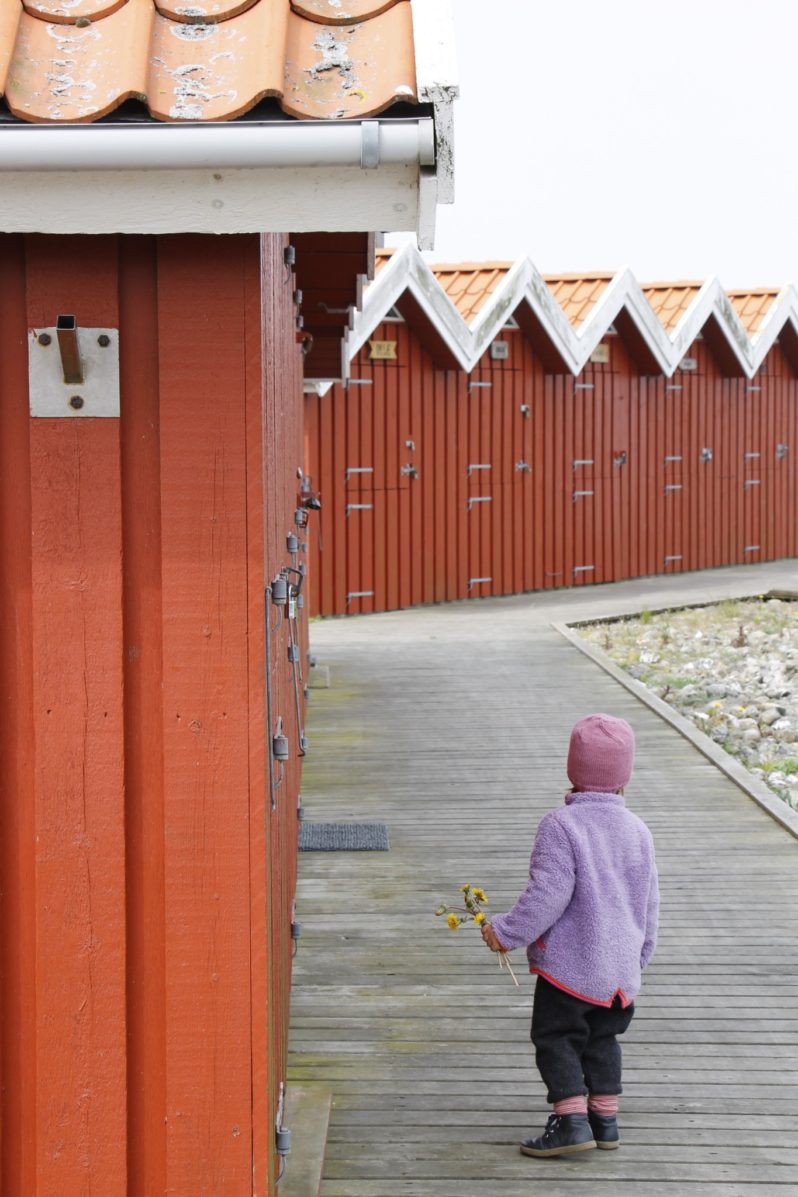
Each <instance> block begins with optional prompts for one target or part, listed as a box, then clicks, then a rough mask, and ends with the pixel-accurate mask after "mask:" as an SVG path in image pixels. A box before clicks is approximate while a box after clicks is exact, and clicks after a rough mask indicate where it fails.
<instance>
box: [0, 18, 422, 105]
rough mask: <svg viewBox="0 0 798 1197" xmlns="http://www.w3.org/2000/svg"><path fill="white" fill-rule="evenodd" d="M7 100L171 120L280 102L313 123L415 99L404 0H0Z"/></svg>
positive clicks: (1, 79)
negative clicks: (142, 108)
mask: <svg viewBox="0 0 798 1197" xmlns="http://www.w3.org/2000/svg"><path fill="white" fill-rule="evenodd" d="M0 95H4V96H5V100H6V103H7V105H8V107H9V109H10V110H11V112H12V113H13V115H14V116H16V117H19V118H20V119H22V120H26V121H54V122H64V121H69V122H74V121H92V120H96V119H97V118H98V117H101V116H103V115H105V114H106V113H109V112H112V111H113V110H114V109H115V108H117V107H118V106H119V105H120V104H121V103H123V102H124V101H125V100H128V99H138V100H141V101H143V102H144V103H145V104H146V105H147V107H148V108H149V111H150V114H151V115H152V116H154V117H156V118H158V119H159V120H168V121H198V120H202V121H218V120H230V119H232V118H234V117H236V116H239V115H241V114H242V113H244V112H247V111H249V109H251V108H252V107H253V106H254V105H255V104H257V103H258V102H259V101H260V100H262V99H265V98H269V97H274V98H275V99H277V100H278V102H279V103H280V106H281V107H282V109H283V111H284V112H286V113H288V114H289V115H291V116H297V117H306V118H317V119H318V118H342V117H354V118H357V117H364V116H369V115H373V114H375V113H377V112H381V111H382V110H383V109H385V108H387V107H388V106H389V105H391V104H392V103H394V102H397V101H407V100H410V101H413V100H415V99H416V76H415V53H414V45H413V27H412V19H411V9H410V3H409V0H195V2H193V3H181V2H180V0H24V8H23V3H22V0H1V3H0Z"/></svg>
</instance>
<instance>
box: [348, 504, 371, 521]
mask: <svg viewBox="0 0 798 1197" xmlns="http://www.w3.org/2000/svg"><path fill="white" fill-rule="evenodd" d="M373 510H374V504H373V503H347V505H346V515H345V519H349V512H350V511H373Z"/></svg>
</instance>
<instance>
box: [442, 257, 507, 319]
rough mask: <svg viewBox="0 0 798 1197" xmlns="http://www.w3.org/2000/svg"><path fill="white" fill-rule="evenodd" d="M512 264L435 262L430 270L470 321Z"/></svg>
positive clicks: (463, 315) (464, 316)
mask: <svg viewBox="0 0 798 1197" xmlns="http://www.w3.org/2000/svg"><path fill="white" fill-rule="evenodd" d="M512 265H513V263H512V262H461V263H460V264H459V265H457V266H450V265H445V264H443V263H439V262H433V263H432V264H431V266H430V269H431V270H432V272H433V274H434V275H435V277H436V278H437V280H438V282H439V283H440V284H441V286H442V287H443V289H444V291H445V292H446V294H447V295H448V296H449V298H450V299H451V301H452V303H453V304H454V305H455V307H457V309H458V310H459V312H460V315H461V316H462V317H463V319H464V320H465V321H466V322H467V323H469V324H470V322H471V321H472V320H473V319H474V317H475V316H476V315H477V313H478V312H479V310H480V308H481V307H482V306H483V304H484V303H485V302H486V300H487V299H488V298H489V297H490V296H491V295H492V294H493V292H494V291H495V290H496V288H497V287H498V286H499V284H500V283H501V282H502V281H503V279H504V277H505V275H506V274H507V271H508V270H509V269H510V267H511V266H512Z"/></svg>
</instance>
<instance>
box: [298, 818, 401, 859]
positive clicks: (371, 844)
mask: <svg viewBox="0 0 798 1197" xmlns="http://www.w3.org/2000/svg"><path fill="white" fill-rule="evenodd" d="M389 849H390V844H389V843H388V828H387V827H386V826H385V824H384V823H302V824H300V827H299V851H300V852H388V851H389Z"/></svg>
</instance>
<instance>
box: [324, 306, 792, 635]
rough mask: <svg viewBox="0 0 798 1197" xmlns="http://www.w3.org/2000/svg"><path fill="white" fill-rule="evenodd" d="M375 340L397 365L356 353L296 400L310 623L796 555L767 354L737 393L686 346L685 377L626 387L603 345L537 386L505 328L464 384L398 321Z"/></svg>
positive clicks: (523, 348) (615, 343) (778, 395)
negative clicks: (308, 491) (597, 355)
mask: <svg viewBox="0 0 798 1197" xmlns="http://www.w3.org/2000/svg"><path fill="white" fill-rule="evenodd" d="M372 339H374V340H395V341H396V342H397V350H396V352H397V358H396V361H369V360H368V345H366V347H364V349H363V350H362V351H361V352H360V354H359V355H358V357H357V358H356V360H355V361H354V362H353V363H352V383H351V384H350V386H349V387H348V388H344V387H342V386H336V387H334V388H333V389H332V390H331V391H330V392H328V394H327V395H325V396H322V397H318V396H316V395H311V396H309V397H307V398H306V422H307V438H306V443H307V462H306V468H307V470H308V472H309V473H310V474H311V476H312V478H313V482H314V486H316V487H317V488H318V490H319V492H320V494H321V499H322V503H323V511H322V521H321V536H320V538H314V544H313V548H312V556H313V565H312V571H311V572H312V576H313V610H314V611H315V612H317V613H321V614H325V615H332V614H342V613H351V614H354V613H357V612H361V611H386V610H393V609H396V608H400V607H407V606H410V605H411V604H414V603H426V602H438V601H441V600H444V599H459V598H465V597H480V596H484V595H491V594H492V595H500V594H515V593H520V592H522V591H529V590H542V589H545V588H549V587H558V586H572V585H583V584H585V583H589V582H609V581H615V580H617V579H621V578H629V577H639V576H645V575H650V574H657V573H670V572H674V571H678V570H688V569H700V568H707V567H710V566H715V565H731V564H739V563H746V562H753V561H763V560H768V559H773V558H776V557H785V556H794V555H796V553H798V526H797V524H796V507H797V505H798V486H797V484H796V468H795V458H796V455H798V428H797V427H796V423H797V421H798V415H797V414H796V413H797V412H798V379H796V376H795V371H794V369H793V368H792V367H791V365H790V364H789V362H788V361H787V359H786V357H785V356H784V354H783V353H782V350H781V349H780V348H779V346H778V345H777V346H775V347H774V349H773V350H772V352H771V353H770V354H769V355H768V358H767V361H766V363H765V364H764V366H763V368H762V370H761V371H760V372H759V373H758V375H757V377H756V378H755V379H754V380H753V382H749V381H748V380H746V379H745V378H729V377H725V376H724V374H723V371H722V369H721V367H720V364H719V363H718V362H717V361H716V360H715V358H714V357H713V355H712V352H711V350H710V347H709V345H708V344H707V342H706V341H704V340H703V339H701V340H698V341H697V342H696V343H695V344H694V345H693V347H692V348H691V349H690V351H689V356H691V357H694V358H696V359H697V363H698V369H697V370H696V371H695V372H688V371H679V372H677V374H676V375H675V376H674V377H673V378H672V379H665V378H664V377H662V376H658V377H651V376H646V375H644V374H642V373H641V371H640V367H639V366H638V365H637V363H636V362H635V360H634V358H633V357H632V356H631V354H630V352H629V351H628V350H627V348H626V346H625V344H624V342H623V340H622V339H621V338H620V337H619V336H616V335H610V336H608V337H607V343H608V345H609V352H610V360H609V363H607V364H591V365H589V366H587V367H586V368H585V370H584V371H583V372H582V374H581V375H580V376H579V377H578V378H574V377H573V376H571V375H570V374H565V373H561V374H554V373H549V372H547V370H546V368H545V367H544V365H543V363H542V362H541V361H540V359H539V358H538V357H536V355H535V353H534V351H533V348H532V346H531V344H530V343H529V341H528V340H527V339H526V338H525V337H524V335H523V333H522V332H521V331H520V330H514V329H506V330H503V332H502V334H501V339H502V340H505V341H507V342H508V343H509V357H508V358H507V359H506V360H505V361H492V360H491V359H490V357H489V356H488V355H485V357H484V358H483V359H482V361H481V362H480V363H479V364H478V365H477V367H476V368H475V369H474V371H473V372H472V373H471V374H470V375H468V374H465V373H464V372H462V371H457V370H445V369H441V368H438V367H437V366H436V364H435V362H434V361H433V359H432V357H431V356H430V355H429V353H428V352H427V351H426V349H425V348H423V346H422V344H421V341H420V340H419V337H418V335H417V334H416V332H414V330H413V328H412V327H411V326H410V325H409V324H397V323H393V322H388V323H385V324H383V325H382V326H380V327H379V328H378V329H376V330H375V332H374V333H373V338H372ZM524 409H526V412H527V413H528V414H525V413H524ZM778 445H787V446H788V449H787V451H786V453H785V454H784V455H782V456H780V455H779V454H777V446H778ZM410 446H412V448H411V447H410ZM705 448H708V449H711V450H712V458H711V460H709V461H706V462H705V461H702V450H703V449H705ZM756 454H758V456H755V455H756ZM623 455H625V458H624V457H623ZM622 460H623V464H621V462H622ZM408 467H410V468H411V469H408ZM527 467H528V468H527ZM403 470H404V471H406V472H403ZM411 470H414V471H415V474H413V473H412V472H411ZM355 471H360V472H355ZM364 471H365V472H364ZM480 579H487V580H480ZM369 592H373V593H369Z"/></svg>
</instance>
